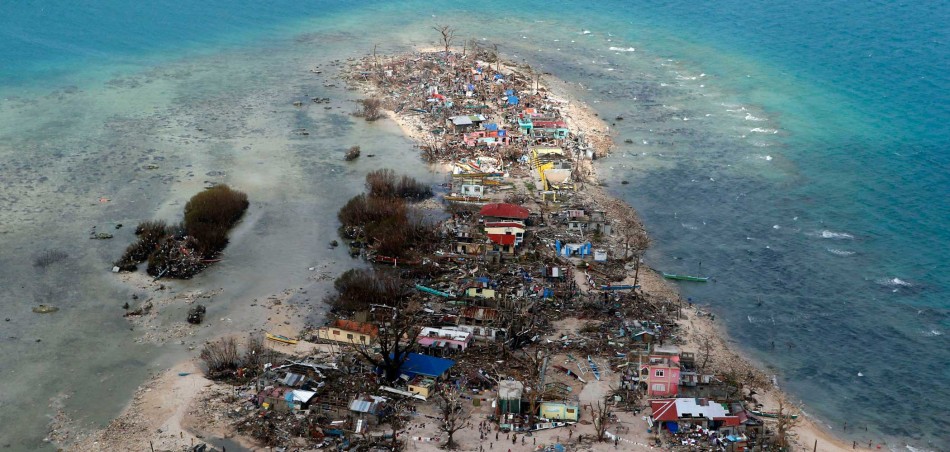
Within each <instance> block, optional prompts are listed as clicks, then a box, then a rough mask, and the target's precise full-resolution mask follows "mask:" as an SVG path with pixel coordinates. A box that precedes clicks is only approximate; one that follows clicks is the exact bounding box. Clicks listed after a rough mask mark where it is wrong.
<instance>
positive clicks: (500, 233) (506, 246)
mask: <svg viewBox="0 0 950 452" xmlns="http://www.w3.org/2000/svg"><path fill="white" fill-rule="evenodd" d="M524 233H525V229H524V224H523V223H521V222H515V221H509V222H504V221H492V222H486V223H485V234H486V235H487V236H488V239H489V240H491V241H492V243H494V244H495V249H496V250H498V251H501V252H504V253H509V254H510V253H514V252H515V249H516V248H517V247H518V246H520V245H521V243H522V242H524Z"/></svg>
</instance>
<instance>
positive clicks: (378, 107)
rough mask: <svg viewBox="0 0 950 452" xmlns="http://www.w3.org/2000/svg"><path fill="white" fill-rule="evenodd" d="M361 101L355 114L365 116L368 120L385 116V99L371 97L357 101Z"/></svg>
mask: <svg viewBox="0 0 950 452" xmlns="http://www.w3.org/2000/svg"><path fill="white" fill-rule="evenodd" d="M357 103H359V109H357V110H356V113H354V115H355V116H357V117H360V118H363V119H365V120H367V121H375V120H377V119H379V118H382V117H383V111H382V108H383V101H381V100H379V99H377V98H375V97H370V98H366V99H360V100H358V101H357Z"/></svg>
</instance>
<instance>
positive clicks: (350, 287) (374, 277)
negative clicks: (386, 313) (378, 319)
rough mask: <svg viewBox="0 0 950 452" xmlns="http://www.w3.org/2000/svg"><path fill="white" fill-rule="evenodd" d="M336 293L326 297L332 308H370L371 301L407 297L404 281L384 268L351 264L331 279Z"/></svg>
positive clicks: (389, 301) (385, 301)
mask: <svg viewBox="0 0 950 452" xmlns="http://www.w3.org/2000/svg"><path fill="white" fill-rule="evenodd" d="M333 288H334V289H336V293H335V294H333V295H331V296H330V297H329V298H328V299H327V303H328V304H329V305H330V306H331V307H332V309H333V311H334V312H337V313H344V312H356V311H361V310H369V309H370V305H372V304H392V303H397V302H399V301H402V300H405V299H408V297H409V295H410V291H409V289H408V287H407V286H406V284H405V282H404V281H400V280H399V279H398V278H396V277H395V276H393V275H390V274H388V273H386V272H385V271H383V270H375V271H374V270H366V269H361V268H353V269H350V270H347V271H345V272H343V274H342V275H340V276H339V277H337V278H336V280H335V281H334V282H333Z"/></svg>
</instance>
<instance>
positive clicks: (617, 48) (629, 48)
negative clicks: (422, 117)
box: [608, 47, 637, 52]
mask: <svg viewBox="0 0 950 452" xmlns="http://www.w3.org/2000/svg"><path fill="white" fill-rule="evenodd" d="M608 50H612V51H614V52H636V51H637V49H634V48H633V47H627V48H623V47H610V48H609V49H608Z"/></svg>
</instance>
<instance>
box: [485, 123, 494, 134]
mask: <svg viewBox="0 0 950 452" xmlns="http://www.w3.org/2000/svg"><path fill="white" fill-rule="evenodd" d="M483 127H485V130H488V131H490V132H493V131H495V130H498V124H495V123H488V124H484V125H483Z"/></svg>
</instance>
